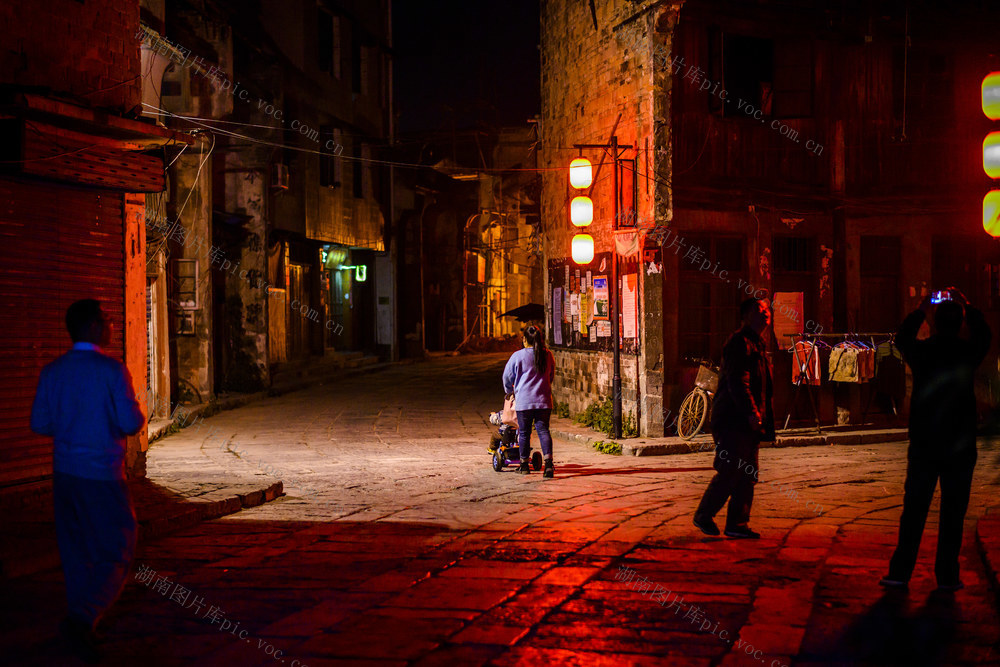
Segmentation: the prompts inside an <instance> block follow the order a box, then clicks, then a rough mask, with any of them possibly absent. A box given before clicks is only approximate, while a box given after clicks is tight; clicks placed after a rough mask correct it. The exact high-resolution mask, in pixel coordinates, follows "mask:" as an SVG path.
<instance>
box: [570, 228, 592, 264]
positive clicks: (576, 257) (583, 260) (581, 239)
mask: <svg viewBox="0 0 1000 667" xmlns="http://www.w3.org/2000/svg"><path fill="white" fill-rule="evenodd" d="M573 261H574V262H576V263H577V264H590V263H591V262H592V261H594V237H593V236H591V235H590V234H577V235H576V236H574V237H573Z"/></svg>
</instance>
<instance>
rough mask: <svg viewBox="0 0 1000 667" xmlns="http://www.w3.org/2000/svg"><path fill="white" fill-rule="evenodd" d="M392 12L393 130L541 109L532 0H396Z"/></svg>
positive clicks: (521, 117) (496, 121)
mask: <svg viewBox="0 0 1000 667" xmlns="http://www.w3.org/2000/svg"><path fill="white" fill-rule="evenodd" d="M392 11H393V42H394V47H395V48H394V51H395V58H394V63H393V67H394V69H395V105H396V112H397V114H398V117H399V124H398V126H397V131H398V132H400V133H404V134H405V133H408V132H422V131H432V130H451V129H452V127H453V124H454V127H455V128H456V129H462V128H469V127H473V126H476V125H487V126H494V127H495V126H499V125H524V124H525V121H526V120H527V119H528V118H531V117H532V116H534V115H535V114H537V113H539V111H540V101H539V53H538V41H539V34H538V31H539V28H538V20H539V19H538V0H500V1H488V0H396V1H395V2H393V3H392Z"/></svg>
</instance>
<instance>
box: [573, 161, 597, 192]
mask: <svg viewBox="0 0 1000 667" xmlns="http://www.w3.org/2000/svg"><path fill="white" fill-rule="evenodd" d="M593 182H594V174H593V171H592V170H591V168H590V160H588V159H587V158H585V157H578V158H576V159H575V160H573V161H572V162H570V163H569V184H570V185H572V186H573V187H574V188H577V189H580V188H589V187H590V184H591V183H593Z"/></svg>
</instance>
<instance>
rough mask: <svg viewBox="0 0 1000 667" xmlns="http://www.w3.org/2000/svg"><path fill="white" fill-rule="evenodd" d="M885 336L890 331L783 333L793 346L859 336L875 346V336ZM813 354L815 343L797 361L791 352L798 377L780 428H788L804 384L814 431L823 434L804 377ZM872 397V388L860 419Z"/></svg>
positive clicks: (809, 387) (850, 338)
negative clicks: (797, 369) (797, 368)
mask: <svg viewBox="0 0 1000 667" xmlns="http://www.w3.org/2000/svg"><path fill="white" fill-rule="evenodd" d="M885 336H888V337H890V338H892V337H893V334H890V333H856V332H853V331H852V332H847V333H794V334H785V337H786V338H791V339H792V346H793V347H794V346H795V344H796V343H798V342H801V341H808V342H812V341H815V340H817V339H820V340H821V339H824V338H831V339H838V340H857V339H859V338H864V339H866V340H867V341H868V342H870V343H871V345H872V347H876V345H875V338H876V337H879V338H881V337H885ZM814 354H817V352H816V346H815V345H813V346H812V347H810V348H809V354H807V355H806V358H805V359H804V360H803V361H799V358H798V356H799V355H797V354H794V353H793V354H792V363H794V364H797V365H798V367H799V377H798V379H797V380H796V381H795V390H794V391H792V398H791V400H790V401H789V403H788V412H787V414H786V415H785V425H784V427H783V429H782V430H784V429H787V428H788V423H789V422H790V421H791V420H792V411H793V410H794V409H795V399H796V398H798V395H799V390H800V389H801V388H802V387H803V385H804V386H805V388H806V395H808V396H809V405H810V407H812V412H813V417H814V418H815V419H816V432H817V433H819V434H820V435H823V427H822V426H821V425H820V423H819V409H818V408H817V407H816V396H815V395H814V394H813V392H812V385H810V384H809V383H808V382H806V377H807V376H806V370H807V369H808V368H809V365H810V364H811V363H812V360H813V355H814ZM874 397H875V391H874V390H872V393H871V395H870V396H869V397H868V405H867V406H866V407H865V413H864V416H862V421H864V418H865V417H866V416H867V415H868V408H870V407H871V403H872V400H873V399H874ZM893 408H895V405H894V406H893Z"/></svg>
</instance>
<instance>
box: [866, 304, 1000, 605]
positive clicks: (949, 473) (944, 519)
mask: <svg viewBox="0 0 1000 667" xmlns="http://www.w3.org/2000/svg"><path fill="white" fill-rule="evenodd" d="M935 304H936V306H935ZM932 308H935V310H934V314H933V320H934V328H935V332H934V334H933V335H932V336H931V337H930V338H927V339H924V340H917V332H918V331H919V330H920V327H921V325H922V324H923V323H924V320H925V319H927V318H928V316H929V314H930V312H931V309H932ZM963 323H964V324H966V325H967V326H968V337H967V338H966V337H963V336H961V335H960V332H961V330H962V325H963ZM991 339H992V333H991V332H990V328H989V326H988V325H987V324H986V320H985V319H984V318H983V314H982V313H981V312H980V311H979V310H978V309H977V308H975V307H974V306H972V305H971V304H970V303H969V302H968V300H967V299H966V298H965V296H964V295H963V294H962V293H961V292H960V291H959V290H957V289H955V288H953V287H952V288H949V289H947V290H942V291H938V292H933V293H932V294H931V295H929V296H928V297H926V298H924V300H923V302H922V303H921V304H920V307H919V308H918V309H917V310H915V311H913V312H912V313H910V314H909V315H907V316H906V319H905V320H903V323H902V324H901V325H900V327H899V331H898V332H897V333H896V347H898V348H899V351H900V352H902V354H903V359H904V360H905V361H906V363H907V364H909V366H910V369H911V370H912V371H913V394H912V396H911V398H910V423H909V435H910V447H909V450H908V451H907V468H906V484H905V487H904V496H903V513H902V515H901V516H900V519H899V540H898V543H897V546H896V551H895V553H893V555H892V560H891V561H890V563H889V574H888V575H887V576H886V577H884V578H883V579H882V580H881V581H880V582H879V583H880V584H882V585H883V586H886V587H890V588H893V587H905V586H906V585H907V583H908V582H909V580H910V576H911V575H912V574H913V568H914V567H915V565H916V562H917V552H918V550H919V549H920V539H921V537H922V535H923V531H924V523H925V522H926V520H927V512H928V510H929V509H930V504H931V500H932V499H933V497H934V489H935V487H936V486H937V483H938V479H940V480H941V517H940V524H939V533H938V543H937V559H936V562H935V565H934V574H935V576H936V578H937V583H938V589H939V590H943V591H956V590H959V589H960V588H963V587H964V584H963V583H962V580H961V579H960V578H959V567H958V554H959V551H960V550H961V547H962V529H963V526H964V523H965V513H966V510H967V509H968V507H969V493H970V490H971V488H972V474H973V471H974V470H975V467H976V457H977V452H976V395H975V387H974V380H975V372H976V368H977V367H978V366H979V364H980V363H982V361H983V359H984V358H985V357H986V353H987V352H988V351H989V349H990V340H991Z"/></svg>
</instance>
